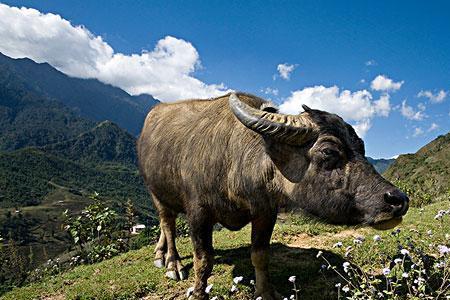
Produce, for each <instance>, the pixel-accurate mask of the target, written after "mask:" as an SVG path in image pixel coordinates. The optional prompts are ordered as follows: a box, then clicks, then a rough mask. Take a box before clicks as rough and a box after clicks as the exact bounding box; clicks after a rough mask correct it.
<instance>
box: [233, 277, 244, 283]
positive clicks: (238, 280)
mask: <svg viewBox="0 0 450 300" xmlns="http://www.w3.org/2000/svg"><path fill="white" fill-rule="evenodd" d="M242 279H244V277H242V276H237V277H234V278H233V282H234V283H235V284H239V283H240V282H241V281H242Z"/></svg>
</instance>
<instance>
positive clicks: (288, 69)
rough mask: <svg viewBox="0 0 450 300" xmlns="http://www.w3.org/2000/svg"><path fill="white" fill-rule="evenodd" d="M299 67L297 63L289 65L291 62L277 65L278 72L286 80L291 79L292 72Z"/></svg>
mask: <svg viewBox="0 0 450 300" xmlns="http://www.w3.org/2000/svg"><path fill="white" fill-rule="evenodd" d="M295 68H297V65H289V64H279V65H278V66H277V71H278V74H280V77H281V78H283V79H284V80H289V79H290V78H291V73H292V72H293V71H294V70H295Z"/></svg>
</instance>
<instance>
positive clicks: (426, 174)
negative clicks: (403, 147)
mask: <svg viewBox="0 0 450 300" xmlns="http://www.w3.org/2000/svg"><path fill="white" fill-rule="evenodd" d="M384 175H385V176H386V178H388V179H389V180H392V181H396V180H401V181H402V182H404V183H406V184H407V185H408V186H409V187H410V188H411V189H412V190H422V191H425V192H427V193H429V194H431V195H432V196H434V197H438V196H442V195H445V194H446V193H449V192H450V180H449V178H450V133H447V134H446V135H441V136H439V137H437V138H436V139H435V140H433V141H432V142H430V143H429V144H427V145H425V146H424V147H422V148H421V149H420V150H419V151H417V152H416V153H415V154H405V155H400V156H399V157H398V158H397V159H396V161H395V162H394V163H393V164H392V166H391V167H390V168H389V169H388V170H386V172H385V173H384Z"/></svg>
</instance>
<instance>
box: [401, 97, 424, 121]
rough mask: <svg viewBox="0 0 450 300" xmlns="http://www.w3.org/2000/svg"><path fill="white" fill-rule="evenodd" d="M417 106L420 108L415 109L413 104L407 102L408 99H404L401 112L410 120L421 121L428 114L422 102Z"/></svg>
mask: <svg viewBox="0 0 450 300" xmlns="http://www.w3.org/2000/svg"><path fill="white" fill-rule="evenodd" d="M417 107H418V110H417V111H415V110H414V108H413V107H412V106H409V105H407V104H406V100H403V102H402V106H401V108H400V112H401V114H402V115H403V116H404V117H405V118H407V119H408V120H415V121H421V120H423V119H424V118H425V117H426V115H425V113H424V110H425V105H423V104H422V103H419V105H418V106H417Z"/></svg>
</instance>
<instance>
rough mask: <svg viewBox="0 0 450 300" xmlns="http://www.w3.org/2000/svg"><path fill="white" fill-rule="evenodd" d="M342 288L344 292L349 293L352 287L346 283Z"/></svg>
mask: <svg viewBox="0 0 450 300" xmlns="http://www.w3.org/2000/svg"><path fill="white" fill-rule="evenodd" d="M342 290H343V291H344V293H348V292H349V291H350V288H349V286H348V285H346V286H344V287H343V288H342Z"/></svg>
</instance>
